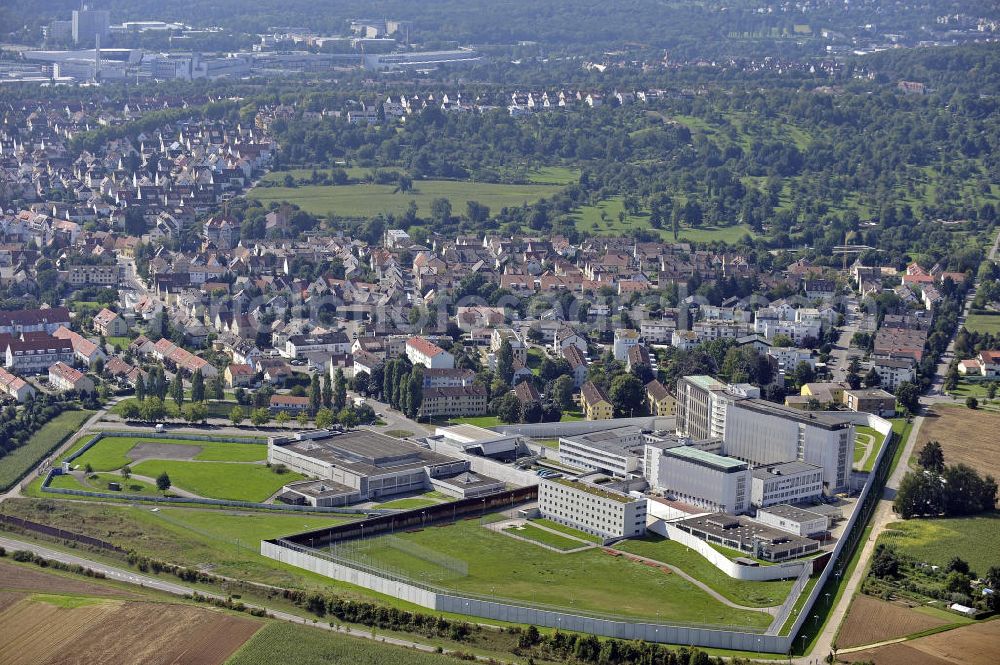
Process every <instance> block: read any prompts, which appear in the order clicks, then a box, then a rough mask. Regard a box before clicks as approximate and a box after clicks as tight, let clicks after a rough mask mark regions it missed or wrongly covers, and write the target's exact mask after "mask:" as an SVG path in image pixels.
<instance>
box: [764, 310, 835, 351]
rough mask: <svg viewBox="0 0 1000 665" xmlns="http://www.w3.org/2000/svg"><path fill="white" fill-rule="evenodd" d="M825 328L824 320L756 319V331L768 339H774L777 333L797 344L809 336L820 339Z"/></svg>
mask: <svg viewBox="0 0 1000 665" xmlns="http://www.w3.org/2000/svg"><path fill="white" fill-rule="evenodd" d="M822 329H823V324H822V321H820V320H818V319H817V320H813V321H782V320H779V319H765V318H760V317H759V316H758V317H757V320H756V321H754V332H755V333H757V334H758V335H763V336H764V337H766V338H767V339H768V340H772V339H774V338H775V337H776V336H777V335H785V336H786V337H788V338H790V339H791V340H792V341H793V342H795V343H796V344H801V343H802V340H804V339H806V338H807V337H812V338H813V339H818V338H819V336H820V332H821V331H822Z"/></svg>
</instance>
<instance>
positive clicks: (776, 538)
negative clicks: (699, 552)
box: [673, 513, 819, 561]
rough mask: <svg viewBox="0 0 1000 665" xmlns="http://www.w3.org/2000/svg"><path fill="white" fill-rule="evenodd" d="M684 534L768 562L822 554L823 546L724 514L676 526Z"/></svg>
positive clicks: (679, 522) (692, 520) (688, 520)
mask: <svg viewBox="0 0 1000 665" xmlns="http://www.w3.org/2000/svg"><path fill="white" fill-rule="evenodd" d="M673 524H674V526H676V527H677V528H678V529H680V530H681V531H684V532H685V533H689V534H691V535H692V536H694V537H695V538H700V539H701V540H704V541H705V542H708V543H715V544H716V545H722V546H723V547H728V548H730V549H734V550H739V551H740V552H746V553H747V554H749V555H751V556H753V557H755V558H758V559H763V560H765V561H785V560H786V559H793V558H796V557H800V556H805V555H807V554H812V553H814V552H816V551H818V550H819V542H818V541H815V540H813V539H811V538H803V537H802V536H797V535H795V534H792V533H789V532H787V531H782V530H780V529H776V528H774V527H772V526H768V525H766V524H762V523H760V522H756V521H753V520H750V519H747V518H745V517H734V516H732V515H726V514H723V513H714V514H712V515H700V516H696V517H690V518H688V519H685V520H680V521H677V522H674V523H673Z"/></svg>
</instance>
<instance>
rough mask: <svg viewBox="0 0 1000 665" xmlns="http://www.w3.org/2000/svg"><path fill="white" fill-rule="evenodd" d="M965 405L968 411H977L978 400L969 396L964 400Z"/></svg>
mask: <svg viewBox="0 0 1000 665" xmlns="http://www.w3.org/2000/svg"><path fill="white" fill-rule="evenodd" d="M965 405H966V406H967V407H969V408H970V409H978V408H979V400H978V399H976V398H975V397H973V396H972V395H969V396H968V397H966V398H965Z"/></svg>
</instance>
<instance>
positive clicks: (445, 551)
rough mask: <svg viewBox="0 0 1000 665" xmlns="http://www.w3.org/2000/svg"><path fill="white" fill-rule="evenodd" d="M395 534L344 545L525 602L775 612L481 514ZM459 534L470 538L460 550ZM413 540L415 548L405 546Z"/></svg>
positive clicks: (683, 614) (684, 614)
mask: <svg viewBox="0 0 1000 665" xmlns="http://www.w3.org/2000/svg"><path fill="white" fill-rule="evenodd" d="M394 538H395V539H396V541H397V542H398V543H401V544H402V546H398V545H397V546H386V545H387V543H388V541H387V540H386V539H384V538H372V539H368V540H364V541H360V542H359V541H355V542H352V543H350V544H349V547H348V548H344V549H343V550H341V553H342V554H343V555H345V556H352V557H354V558H356V559H357V560H359V561H363V562H365V563H366V564H367V565H370V566H375V567H380V568H383V569H388V570H393V571H396V572H398V573H401V574H404V575H408V576H410V577H412V578H414V579H416V580H424V581H428V582H431V583H434V584H437V585H439V586H445V587H447V588H449V589H453V590H456V591H465V592H469V593H476V594H483V595H493V594H496V596H497V597H501V598H508V599H511V600H519V601H522V602H529V603H540V604H546V605H552V606H558V607H572V608H576V609H578V610H585V611H589V612H604V611H607V610H608V608H614V611H615V613H616V614H620V615H626V616H633V617H644V618H651V617H655V616H658V617H659V618H660V619H661V620H663V621H678V622H697V623H711V624H730V625H744V626H745V625H751V626H757V627H763V626H766V625H767V624H768V623H769V620H770V616H769V615H767V614H765V613H762V612H755V611H744V610H736V609H733V608H730V607H727V606H726V605H724V604H722V603H720V602H718V601H716V600H715V599H713V598H712V597H711V596H710V595H708V594H707V593H705V592H704V591H702V590H701V589H699V588H698V587H696V586H694V585H693V584H691V583H690V582H688V581H687V580H684V579H683V578H681V577H680V576H678V575H674V574H670V573H668V572H665V571H662V570H659V569H657V568H653V567H651V566H646V565H642V564H639V563H635V562H632V561H627V560H624V559H622V558H620V557H614V556H609V555H608V554H607V553H606V552H604V551H603V550H600V549H590V550H586V551H583V552H577V553H573V554H559V553H556V552H552V551H549V550H546V549H544V548H541V547H537V546H535V545H532V544H530V543H524V542H521V541H518V540H515V539H513V538H509V537H507V536H505V535H503V534H499V533H494V532H492V531H490V530H488V529H486V528H485V527H484V526H482V525H480V523H479V520H476V519H473V520H464V521H459V522H458V523H455V524H447V525H441V526H434V527H429V528H426V529H421V530H416V531H410V532H406V533H402V534H396V535H395V536H394ZM456 542H461V543H462V544H463V546H462V548H461V549H460V550H456V548H455V543H456ZM407 544H410V545H412V546H414V549H415V550H416V553H413V552H411V551H407V550H405V549H404V548H405V546H406V545H407ZM431 554H433V556H431ZM456 557H460V559H459V562H460V563H464V564H467V571H468V572H467V574H463V573H462V572H456V570H455V567H449V566H444V565H442V564H441V563H440V562H438V561H437V560H436V559H438V558H442V559H443V558H449V559H455V558H456ZM458 568H461V566H459V567H458Z"/></svg>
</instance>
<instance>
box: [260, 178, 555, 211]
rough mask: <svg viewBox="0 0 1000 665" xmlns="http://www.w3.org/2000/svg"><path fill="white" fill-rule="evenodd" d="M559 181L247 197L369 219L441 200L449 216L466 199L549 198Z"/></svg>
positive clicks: (274, 190) (498, 203) (510, 201)
mask: <svg viewBox="0 0 1000 665" xmlns="http://www.w3.org/2000/svg"><path fill="white" fill-rule="evenodd" d="M560 189H562V187H561V186H560V185H504V184H493V183H484V182H468V181H460V180H417V181H414V183H413V190H412V191H409V192H399V191H397V188H396V186H395V185H374V184H356V185H304V186H301V187H255V188H254V189H252V190H250V192H249V193H248V194H247V197H249V198H251V199H256V200H258V201H260V202H261V203H262V204H263V205H265V206H266V205H268V204H269V203H271V202H272V201H275V202H278V203H280V202H282V201H287V202H288V203H293V204H295V205H297V206H299V207H300V208H302V209H303V210H305V211H306V212H309V213H312V214H314V215H327V214H331V213H332V214H333V215H335V216H337V217H351V218H368V217H374V216H376V215H378V214H380V213H393V214H394V215H402V214H403V213H405V212H406V209H407V208H408V207H409V205H410V201H413V202H414V203H416V204H417V208H418V213H417V214H418V215H419V216H420V217H422V218H426V217H428V216H429V215H430V211H431V202H432V201H434V199H439V198H444V199H448V200H449V201H450V202H451V208H452V214H454V215H460V214H463V213H464V212H465V205H466V202H467V201H477V202H478V203H480V204H482V205H484V206H487V207H489V209H490V213H491V214H494V215H495V214H497V213H499V212H500V209H501V208H503V207H513V206H520V205H522V204H524V203H529V204H530V203H534V202H535V201H537V200H539V199H542V198H545V197H548V196H552V195H553V194H555V193H556V192H558V191H559V190H560Z"/></svg>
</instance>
